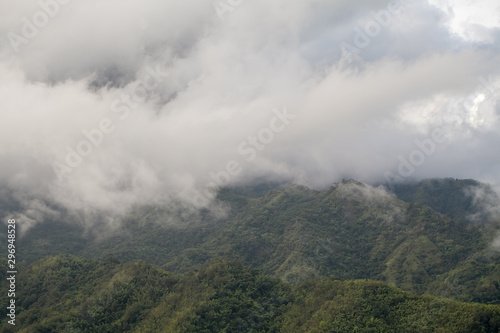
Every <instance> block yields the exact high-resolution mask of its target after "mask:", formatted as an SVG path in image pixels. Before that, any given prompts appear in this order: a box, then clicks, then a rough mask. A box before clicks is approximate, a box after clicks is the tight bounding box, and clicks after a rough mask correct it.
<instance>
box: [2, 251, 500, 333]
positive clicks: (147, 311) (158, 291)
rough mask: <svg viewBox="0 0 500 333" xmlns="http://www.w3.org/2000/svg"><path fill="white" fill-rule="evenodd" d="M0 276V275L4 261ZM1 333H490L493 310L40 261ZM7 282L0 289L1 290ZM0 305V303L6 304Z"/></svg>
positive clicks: (354, 289)
mask: <svg viewBox="0 0 500 333" xmlns="http://www.w3.org/2000/svg"><path fill="white" fill-rule="evenodd" d="M0 266H1V267H0V269H2V270H5V269H6V266H5V260H2V261H1V265H0ZM18 277H19V280H18V281H17V286H18V289H19V293H18V296H17V311H18V312H17V317H16V327H15V329H13V328H12V327H11V326H10V325H7V324H6V318H7V317H6V309H5V307H2V308H1V309H0V318H1V319H0V325H1V329H0V331H1V332H15V331H17V332H207V333H208V332H464V333H465V332H498V331H499V330H500V306H498V305H482V304H470V303H461V302H457V301H452V300H446V299H441V298H437V297H431V296H423V295H418V294H415V293H411V292H405V291H402V290H400V289H397V288H394V287H390V286H387V285H385V284H383V283H381V282H374V281H367V280H355V281H340V280H336V279H332V278H326V279H321V280H310V281H307V282H304V283H301V284H299V285H288V284H285V283H284V282H282V281H280V280H277V279H272V278H270V277H267V276H265V275H263V274H261V273H260V272H259V271H257V270H255V269H251V268H249V267H246V266H244V265H242V264H241V263H239V262H235V261H213V262H210V263H207V264H205V265H204V266H203V267H202V268H201V269H200V270H197V271H192V272H189V273H186V274H184V275H175V274H172V273H168V272H166V271H164V270H162V269H160V268H158V267H156V266H153V265H151V264H148V263H146V262H144V261H141V262H119V261H118V260H117V259H115V258H113V257H107V258H105V259H103V260H99V261H93V260H87V259H79V258H75V257H72V256H57V257H50V258H46V259H44V260H42V261H40V262H37V263H35V264H32V265H30V266H29V267H25V269H24V271H23V272H22V274H19V275H18ZM6 283H7V282H6V280H5V279H2V280H0V288H1V289H2V290H5V288H6V287H7V286H6ZM5 297H6V295H5V293H2V294H1V295H0V301H1V302H2V304H6V303H5V302H6V299H5Z"/></svg>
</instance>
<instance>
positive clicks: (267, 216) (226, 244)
mask: <svg viewBox="0 0 500 333" xmlns="http://www.w3.org/2000/svg"><path fill="white" fill-rule="evenodd" d="M445 184H447V183H446V182H445ZM438 185H439V184H438ZM436 186H437V185H436ZM446 188H447V187H446V186H445V187H444V189H443V191H444V192H446ZM438 192H439V191H438ZM444 192H443V193H444ZM422 193H424V192H422ZM425 193H427V192H425ZM440 193H441V192H440ZM443 196H444V194H442V195H441V197H443ZM451 197H452V196H450V198H451ZM459 197H460V196H459ZM429 200H430V199H429ZM427 201H428V200H427ZM449 201H450V202H452V201H453V200H452V199H449ZM444 206H446V205H444ZM214 207H215V208H214ZM464 214H465V213H464ZM462 215H463V214H462ZM68 228H73V229H72V231H71V235H77V234H78V227H77V226H72V227H68ZM47 230H51V232H47ZM61 230H62V229H59V228H57V227H55V225H54V224H50V223H45V224H40V225H37V226H35V227H34V228H33V229H32V230H31V231H30V232H29V233H28V235H26V237H24V238H23V239H20V240H19V245H20V246H19V248H20V250H19V251H20V253H19V254H20V255H19V256H20V258H24V259H25V263H29V262H30V261H33V260H34V259H37V258H38V253H40V252H41V253H45V254H57V253H61V252H57V251H59V250H58V249H56V250H57V251H56V250H54V248H53V247H52V244H53V242H55V243H57V244H58V248H59V249H63V248H64V247H65V246H66V248H67V249H68V252H69V253H72V254H76V255H79V256H84V257H90V258H100V257H102V256H103V255H106V254H113V255H115V256H117V257H118V258H120V259H125V260H140V259H147V260H149V261H151V262H152V263H155V264H157V265H160V266H162V267H163V268H165V269H167V270H168V271H172V272H176V273H182V272H186V271H190V270H192V269H196V268H199V267H201V266H202V265H203V264H204V263H205V262H207V261H209V260H210V259H214V258H225V259H237V260H240V261H242V262H243V263H244V264H246V265H250V266H252V267H255V268H259V269H261V270H262V272H263V273H264V274H266V275H270V276H275V277H280V278H282V279H283V280H284V281H288V282H300V281H303V280H306V279H309V278H312V277H319V276H331V277H335V278H339V279H377V280H382V281H387V282H388V283H391V284H393V285H395V286H398V287H401V288H404V289H405V290H409V291H415V292H421V293H425V292H427V293H433V294H435V295H443V296H447V297H454V298H456V299H459V300H469V301H470V300H475V301H479V302H487V303H500V291H499V286H498V285H499V284H498V281H500V276H499V269H498V267H499V265H500V257H499V255H498V253H496V252H493V251H491V247H490V242H491V240H492V236H493V235H494V233H493V232H492V231H491V230H489V231H488V230H487V231H485V228H483V227H482V226H481V225H478V224H477V223H468V222H467V221H466V220H465V219H459V218H457V219H451V218H450V217H449V216H446V215H445V214H444V213H438V212H436V211H435V210H434V209H432V208H430V207H429V206H427V205H424V204H422V203H421V202H404V201H402V200H399V199H397V198H396V197H395V196H394V195H393V194H391V193H389V192H387V191H386V190H384V189H383V188H381V187H378V188H373V187H370V186H368V185H364V184H361V183H358V182H355V181H345V182H342V183H339V184H335V185H334V186H332V187H331V188H329V189H327V190H323V191H314V190H311V189H308V188H305V187H302V186H296V185H295V186H291V187H288V188H286V189H284V190H271V191H269V192H268V193H267V194H266V195H265V196H261V197H246V196H242V195H238V194H235V193H234V192H232V191H229V190H221V192H220V193H219V196H218V201H217V203H216V205H215V206H213V207H212V208H211V209H207V210H202V211H197V212H195V211H189V210H185V209H183V208H179V207H175V206H173V207H142V208H138V209H136V210H134V212H132V213H131V214H130V215H129V216H127V217H126V218H125V219H123V221H122V224H121V226H120V228H118V229H116V230H115V231H114V232H108V233H104V234H100V235H99V237H90V236H88V239H87V240H86V241H84V240H78V239H76V238H66V237H65V236H64V234H66V233H67V232H68V231H67V230H65V231H64V234H63V232H62V231H61ZM96 230H97V229H96ZM82 244H84V246H82ZM51 251H52V252H51ZM63 253H64V252H63ZM28 258H31V259H30V260H28ZM476 272H482V274H476ZM478 286H480V287H478Z"/></svg>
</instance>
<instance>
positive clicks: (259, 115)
mask: <svg viewBox="0 0 500 333" xmlns="http://www.w3.org/2000/svg"><path fill="white" fill-rule="evenodd" d="M499 28H500V3H499V2H498V1H497V0H476V1H472V0H453V1H452V0H429V1H411V0H408V1H403V2H398V1H392V2H388V1H380V0H377V1H373V0H370V1H345V0H300V1H290V0H273V1H269V0H242V1H239V0H220V1H215V2H212V1H205V0H182V1H178V0H176V1H171V0H146V1H137V0H135V1H132V0H86V1H75V0H73V1H68V0H64V1H63V0H60V1H59V2H56V1H55V0H42V1H40V2H39V1H8V0H0V35H1V36H2V39H1V40H0V116H1V118H0V163H1V168H0V183H1V186H2V188H3V189H8V191H10V193H13V194H14V195H15V196H17V198H18V200H20V201H22V202H24V204H25V206H26V207H31V206H33V205H35V204H34V202H37V201H36V199H37V198H38V199H51V200H54V201H56V202H58V203H60V204H62V205H65V206H67V207H72V208H76V209H84V210H85V209H94V208H100V209H101V208H102V209H112V210H117V211H119V210H121V209H123V208H126V207H128V206H130V205H132V204H141V203H147V202H164V201H165V200H170V199H171V198H180V199H183V200H188V201H193V200H194V201H195V202H197V203H202V202H203V201H204V200H205V195H200V193H204V190H205V189H206V188H213V187H214V183H220V184H226V182H227V181H230V182H231V183H232V184H239V183H248V182H252V181H255V180H256V179H276V180H282V179H285V180H290V181H293V182H296V183H300V184H303V185H308V186H310V187H315V188H320V187H326V186H328V185H330V184H331V183H333V182H336V181H338V180H341V179H342V178H354V179H357V180H359V181H363V182H368V183H377V182H385V181H386V180H387V179H397V180H404V179H410V178H417V179H418V178H424V177H454V178H474V179H478V180H481V181H485V182H491V183H500V168H499V166H500V154H499V147H500V132H499V129H498V128H499V127H498V126H499V119H498V118H499V110H500V106H499V104H498V99H499V96H500V95H499V91H500V66H499V65H500V47H499V46H500V30H499ZM34 200H35V201H34ZM35 206H36V205H35Z"/></svg>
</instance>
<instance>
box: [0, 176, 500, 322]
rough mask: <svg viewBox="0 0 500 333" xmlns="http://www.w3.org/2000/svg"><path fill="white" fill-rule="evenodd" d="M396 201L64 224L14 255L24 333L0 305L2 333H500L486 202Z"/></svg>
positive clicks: (39, 228)
mask: <svg viewBox="0 0 500 333" xmlns="http://www.w3.org/2000/svg"><path fill="white" fill-rule="evenodd" d="M391 190H392V191H388V190H387V189H386V188H383V187H372V186H368V185H365V184H362V183H358V182H356V181H353V180H345V181H343V182H340V183H337V184H334V185H332V186H331V187H330V188H327V189H324V190H320V191H319V190H311V189H309V188H306V187H303V186H298V185H291V186H277V185H276V184H262V185H259V186H255V187H251V188H230V189H229V188H226V189H222V190H220V191H219V193H218V196H217V198H216V200H215V201H214V202H213V204H212V205H211V206H209V207H206V208H204V209H201V210H195V209H188V208H186V207H184V206H182V205H176V204H172V205H170V206H153V205H152V206H148V207H144V206H142V207H136V208H134V209H133V211H132V212H131V213H130V214H128V215H127V216H125V217H124V218H122V219H121V220H120V221H118V222H117V224H116V225H113V226H112V227H110V226H109V225H106V224H104V223H98V222H96V223H95V224H94V225H92V227H91V228H89V226H88V225H83V224H79V223H77V222H75V221H77V219H76V218H75V216H72V215H71V213H69V212H67V213H65V212H62V213H61V215H60V218H58V219H54V220H52V221H46V222H44V223H40V224H37V225H35V226H34V227H33V228H32V229H30V230H29V232H27V233H26V234H25V235H23V237H21V238H20V239H19V240H18V243H17V257H18V258H19V259H20V262H19V263H18V271H19V273H18V276H17V278H18V281H17V288H18V293H17V292H16V298H17V311H18V312H17V317H16V321H17V323H19V325H16V328H15V330H12V327H10V325H7V324H6V321H7V319H8V317H7V316H6V313H7V312H6V307H4V306H2V310H1V311H0V313H1V323H2V332H10V331H12V332H13V331H19V332H498V331H500V290H499V288H500V286H499V284H500V255H499V252H498V250H497V249H496V248H495V246H493V243H494V242H493V241H494V239H495V237H496V236H497V235H498V227H499V220H498V217H497V216H496V215H495V214H493V213H492V212H493V210H492V209H491V207H498V197H496V195H495V193H494V192H493V191H492V190H491V189H490V188H489V187H488V186H487V185H485V184H481V183H479V182H476V181H473V180H456V179H431V180H425V181H422V182H418V183H411V184H410V183H409V184H402V185H398V186H396V187H394V188H392V189H391ZM478 193H479V194H481V196H480V197H481V198H482V199H483V200H477V197H479V195H478ZM9 205H10V206H9ZM1 209H2V210H7V209H10V210H12V203H9V202H2V205H1ZM99 218H101V217H99V216H97V217H96V220H99ZM2 265H3V267H2V270H3V271H6V270H7V269H6V260H4V261H2ZM7 282H8V281H7V280H5V279H3V280H2V282H1V284H0V285H1V289H2V290H6V288H7ZM0 298H1V300H2V301H1V302H2V304H7V296H6V293H5V292H2V294H1V295H0Z"/></svg>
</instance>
